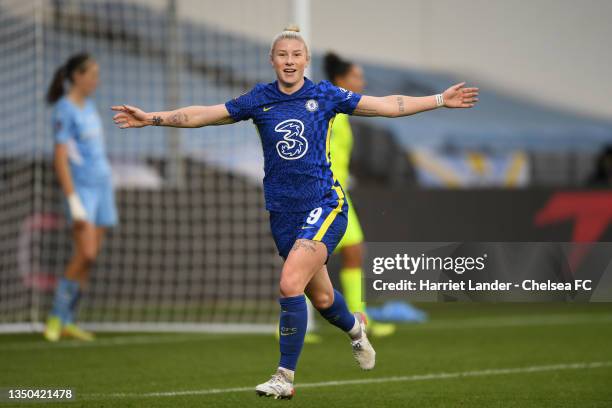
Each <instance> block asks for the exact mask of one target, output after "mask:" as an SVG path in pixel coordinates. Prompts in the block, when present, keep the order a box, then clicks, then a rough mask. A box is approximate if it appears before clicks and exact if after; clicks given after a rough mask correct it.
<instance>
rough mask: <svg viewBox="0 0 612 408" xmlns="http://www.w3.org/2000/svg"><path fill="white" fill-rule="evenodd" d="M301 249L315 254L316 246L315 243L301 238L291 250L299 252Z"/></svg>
mask: <svg viewBox="0 0 612 408" xmlns="http://www.w3.org/2000/svg"><path fill="white" fill-rule="evenodd" d="M300 248H304V249H306V250H307V251H310V252H315V250H316V244H315V243H314V241H311V240H309V239H303V238H300V239H298V240H297V241H295V244H293V247H292V248H291V250H292V251H297V250H298V249H300Z"/></svg>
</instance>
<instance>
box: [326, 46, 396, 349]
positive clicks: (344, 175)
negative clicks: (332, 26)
mask: <svg viewBox="0 0 612 408" xmlns="http://www.w3.org/2000/svg"><path fill="white" fill-rule="evenodd" d="M323 67H324V69H325V74H326V76H327V78H328V79H329V80H330V81H331V82H332V84H334V85H335V86H339V87H341V88H343V89H346V90H348V91H352V92H355V93H358V94H360V93H362V92H363V88H364V87H365V78H364V76H363V69H362V68H361V67H360V66H359V65H357V64H354V63H352V62H349V61H346V60H344V59H342V58H340V57H339V56H338V55H336V54H334V53H332V52H330V53H327V54H326V55H325V58H324V63H323ZM331 132H332V133H331V142H330V143H331V147H330V150H331V159H332V161H331V170H332V173H333V175H334V177H335V178H336V180H338V182H339V183H340V185H341V186H342V187H343V188H344V190H345V197H346V201H347V203H348V205H349V210H348V224H347V227H346V232H345V233H344V236H343V237H342V239H341V240H340V243H339V244H338V246H337V247H336V252H340V254H341V256H342V269H341V270H340V282H342V293H343V294H344V296H345V298H346V304H347V306H348V308H349V310H352V311H353V312H361V313H365V303H364V302H362V301H361V299H362V296H361V291H362V287H361V278H362V270H361V265H362V262H363V231H362V230H361V224H360V223H359V218H358V217H357V212H356V211H355V207H354V206H353V203H352V202H351V199H350V197H349V195H348V189H349V164H350V160H351V151H352V150H353V132H352V130H351V124H350V123H349V117H348V115H347V114H344V113H338V114H337V115H336V117H335V118H334V123H333V125H332V130H331ZM368 323H369V324H368V332H369V333H371V334H373V335H375V336H380V337H382V336H388V335H390V334H393V332H395V325H394V324H390V323H378V322H376V323H375V322H373V321H372V319H370V318H368Z"/></svg>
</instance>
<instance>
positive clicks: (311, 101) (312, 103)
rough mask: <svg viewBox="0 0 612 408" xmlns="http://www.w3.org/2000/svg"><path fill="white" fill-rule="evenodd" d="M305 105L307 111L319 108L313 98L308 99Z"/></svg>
mask: <svg viewBox="0 0 612 408" xmlns="http://www.w3.org/2000/svg"><path fill="white" fill-rule="evenodd" d="M305 107H306V110H307V111H308V112H314V111H316V110H317V109H319V104H318V103H317V101H315V100H314V99H309V100H307V101H306V105H305Z"/></svg>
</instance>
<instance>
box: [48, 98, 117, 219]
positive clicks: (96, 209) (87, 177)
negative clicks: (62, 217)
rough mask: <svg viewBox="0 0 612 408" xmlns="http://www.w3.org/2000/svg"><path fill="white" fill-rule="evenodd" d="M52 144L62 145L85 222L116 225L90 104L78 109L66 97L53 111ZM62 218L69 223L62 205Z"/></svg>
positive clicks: (106, 164) (94, 112)
mask: <svg viewBox="0 0 612 408" xmlns="http://www.w3.org/2000/svg"><path fill="white" fill-rule="evenodd" d="M53 129H54V138H55V143H61V144H66V146H67V148H68V160H69V162H70V173H71V176H72V181H73V183H74V188H75V190H76V193H77V194H78V196H79V198H80V199H81V202H82V203H83V207H84V208H85V211H86V213H87V220H88V221H89V222H91V223H92V224H94V225H98V226H107V227H110V226H113V225H116V224H117V209H116V205H115V196H114V192H113V187H112V182H111V168H110V164H109V162H108V159H107V158H106V150H105V147H104V135H103V132H102V121H101V120H100V116H99V115H98V111H97V109H96V106H95V104H94V102H93V101H92V100H91V99H87V100H86V102H85V105H84V106H83V107H82V108H81V107H79V106H77V105H75V104H74V103H73V102H71V101H70V100H69V99H68V98H67V97H65V96H64V97H63V98H61V99H60V100H59V101H57V103H56V104H55V107H54V110H53ZM66 217H67V219H68V220H69V221H71V219H70V218H71V217H70V211H69V210H68V206H67V205H66Z"/></svg>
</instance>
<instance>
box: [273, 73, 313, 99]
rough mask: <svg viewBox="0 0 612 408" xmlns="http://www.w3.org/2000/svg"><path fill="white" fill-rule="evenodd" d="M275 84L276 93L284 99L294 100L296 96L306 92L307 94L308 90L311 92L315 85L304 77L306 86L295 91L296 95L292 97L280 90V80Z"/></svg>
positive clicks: (293, 94)
mask: <svg viewBox="0 0 612 408" xmlns="http://www.w3.org/2000/svg"><path fill="white" fill-rule="evenodd" d="M273 84H274V90H275V91H276V93H277V94H278V95H279V96H281V97H283V98H294V97H296V96H299V95H301V94H303V93H304V92H306V91H307V90H309V89H310V88H312V87H313V86H314V83H313V82H312V81H311V80H310V79H308V78H306V77H304V84H303V85H302V87H301V88H300V89H298V90H297V91H295V92H294V93H292V94H291V95H288V94H286V93H284V92H282V91H281V90H280V89H279V87H278V79H277V80H276V81H274V82H273Z"/></svg>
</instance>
